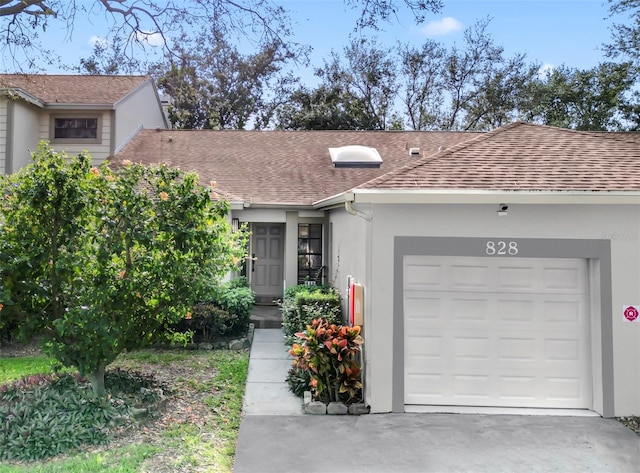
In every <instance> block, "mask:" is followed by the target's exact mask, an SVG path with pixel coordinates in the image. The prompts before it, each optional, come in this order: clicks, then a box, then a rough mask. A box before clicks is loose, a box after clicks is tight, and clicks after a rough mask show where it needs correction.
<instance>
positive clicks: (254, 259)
mask: <svg viewBox="0 0 640 473" xmlns="http://www.w3.org/2000/svg"><path fill="white" fill-rule="evenodd" d="M255 270H256V254H255V253H253V254H252V255H251V272H252V273H253V272H254V271H255Z"/></svg>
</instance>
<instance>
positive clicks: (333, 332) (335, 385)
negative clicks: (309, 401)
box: [289, 319, 364, 403]
mask: <svg viewBox="0 0 640 473" xmlns="http://www.w3.org/2000/svg"><path fill="white" fill-rule="evenodd" d="M296 335H297V336H298V337H299V338H300V339H301V340H302V343H301V344H298V343H294V344H293V346H292V347H291V349H290V350H289V354H290V355H291V356H293V358H294V361H293V368H292V370H291V371H290V377H291V376H297V377H300V376H301V375H300V373H301V372H306V373H308V375H309V376H310V381H309V386H310V388H311V392H312V393H313V395H314V397H315V398H316V399H318V400H320V401H323V402H326V403H328V402H337V401H343V402H345V403H351V402H355V401H359V400H360V399H361V397H362V382H361V381H360V377H361V369H360V362H359V357H360V351H361V346H362V343H363V342H364V340H363V339H362V337H361V336H360V327H359V326H355V327H348V326H346V325H335V324H330V323H329V322H327V321H326V320H322V319H316V320H314V321H313V322H312V323H311V324H310V325H308V326H307V328H306V330H305V331H304V332H301V333H299V334H296ZM299 384H300V383H296V387H297V389H300V386H299Z"/></svg>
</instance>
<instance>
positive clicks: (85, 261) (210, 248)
mask: <svg viewBox="0 0 640 473" xmlns="http://www.w3.org/2000/svg"><path fill="white" fill-rule="evenodd" d="M34 158H35V160H34V163H32V164H31V165H29V166H28V167H26V168H24V169H23V170H21V171H19V172H18V173H16V174H14V175H12V176H8V177H3V180H2V183H1V189H2V195H3V196H4V198H3V202H2V214H1V220H0V221H1V222H2V227H1V228H0V259H1V260H2V261H0V262H1V263H2V264H1V266H0V276H1V277H2V281H3V283H2V289H1V290H0V296H1V297H2V300H1V301H0V304H1V305H0V310H2V312H0V314H2V318H3V319H5V318H6V317H18V318H20V319H21V320H22V329H23V331H24V334H27V333H40V334H42V335H43V336H44V341H45V344H44V349H45V350H46V352H47V353H48V354H49V355H51V356H52V357H54V358H55V359H57V360H59V361H60V362H61V363H62V364H63V365H65V366H74V367H76V368H77V369H78V370H79V372H80V373H81V374H82V375H86V376H87V378H88V379H89V380H90V381H91V384H92V386H93V388H94V392H95V393H96V394H97V395H101V394H103V393H104V371H105V367H106V366H107V365H108V364H109V363H111V362H112V361H113V360H114V359H115V358H116V357H117V356H118V354H119V353H121V352H122V351H123V350H131V349H135V348H139V347H141V346H146V345H148V344H150V343H152V342H153V341H155V340H158V338H159V337H162V336H165V335H166V334H167V331H168V330H169V325H170V324H171V323H173V322H176V321H178V320H180V319H181V318H182V317H184V316H185V314H187V313H188V312H189V310H190V308H191V307H192V305H193V303H194V302H196V300H197V299H198V298H199V297H201V296H202V295H203V294H204V293H205V292H207V291H208V290H209V289H210V287H211V285H212V284H214V283H215V282H216V281H217V280H218V279H219V278H220V277H221V276H222V275H223V274H224V273H226V271H227V270H229V269H230V268H232V267H234V262H236V263H237V261H239V259H240V258H241V257H242V255H243V246H244V237H243V235H242V233H241V232H240V233H235V234H234V233H232V232H231V230H230V225H229V223H228V221H227V219H226V216H225V215H226V213H227V211H228V206H227V204H226V203H225V202H222V201H216V202H213V201H212V199H211V197H212V194H211V190H210V189H209V188H205V187H201V186H199V185H198V183H197V176H196V175H195V174H189V173H183V172H181V171H179V170H177V169H173V168H170V167H167V166H158V167H144V166H142V165H137V164H131V163H123V166H122V167H119V168H117V169H115V170H113V171H111V170H109V168H107V167H106V166H103V167H101V168H100V169H98V168H95V167H92V166H91V164H90V158H89V157H88V156H87V155H80V156H78V157H75V158H73V159H71V160H68V159H67V157H66V156H65V155H64V154H60V153H57V152H55V151H53V150H52V149H51V148H49V147H48V146H46V145H42V146H41V147H40V149H39V150H38V152H37V153H36V154H35V156H34Z"/></svg>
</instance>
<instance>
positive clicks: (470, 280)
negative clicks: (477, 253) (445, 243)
mask: <svg viewBox="0 0 640 473" xmlns="http://www.w3.org/2000/svg"><path fill="white" fill-rule="evenodd" d="M490 277H491V274H490V269H489V268H487V267H486V266H481V265H452V266H451V282H450V284H449V287H451V288H453V290H458V289H460V290H468V289H469V288H473V289H475V290H478V289H488V286H489V280H490Z"/></svg>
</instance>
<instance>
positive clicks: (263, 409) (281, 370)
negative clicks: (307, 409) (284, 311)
mask: <svg viewBox="0 0 640 473" xmlns="http://www.w3.org/2000/svg"><path fill="white" fill-rule="evenodd" d="M283 337H284V336H283V334H282V330H278V329H256V330H255V332H254V335H253V343H252V345H251V358H250V359H249V373H248V375H247V386H246V389H245V393H244V404H243V407H242V410H243V414H244V416H245V417H247V416H256V415H258V416H273V415H280V416H287V415H302V401H301V399H300V398H297V397H296V396H294V395H293V394H292V393H291V391H289V388H288V386H287V383H286V381H285V379H286V377H287V372H288V371H289V368H290V367H291V357H290V356H289V354H288V353H287V347H286V346H285V345H284V338H283Z"/></svg>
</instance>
